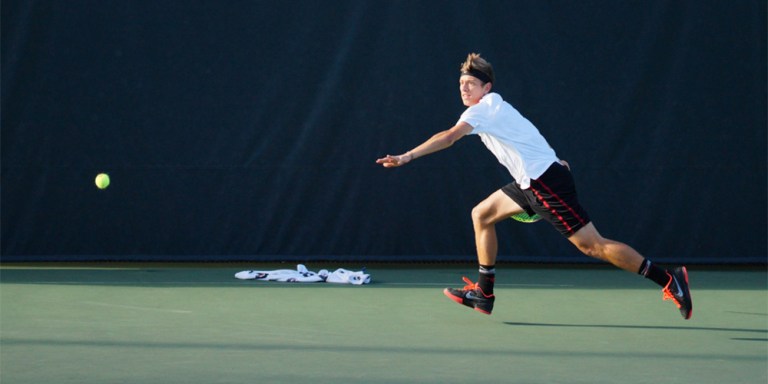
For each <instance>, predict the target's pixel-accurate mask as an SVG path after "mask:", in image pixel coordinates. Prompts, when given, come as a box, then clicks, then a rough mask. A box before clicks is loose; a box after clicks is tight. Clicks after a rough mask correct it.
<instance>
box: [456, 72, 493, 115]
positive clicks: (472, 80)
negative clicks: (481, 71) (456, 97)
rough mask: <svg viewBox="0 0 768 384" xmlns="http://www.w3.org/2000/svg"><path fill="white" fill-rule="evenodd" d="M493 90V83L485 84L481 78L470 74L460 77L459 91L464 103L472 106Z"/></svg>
mask: <svg viewBox="0 0 768 384" xmlns="http://www.w3.org/2000/svg"><path fill="white" fill-rule="evenodd" d="M490 90H491V83H485V84H483V82H482V81H480V79H478V78H477V77H474V76H470V75H463V76H461V77H460V78H459V91H460V92H461V101H462V102H464V105H466V106H467V107H471V106H473V105H475V104H477V103H479V102H480V99H482V98H483V96H485V94H486V93H488V92H489V91H490Z"/></svg>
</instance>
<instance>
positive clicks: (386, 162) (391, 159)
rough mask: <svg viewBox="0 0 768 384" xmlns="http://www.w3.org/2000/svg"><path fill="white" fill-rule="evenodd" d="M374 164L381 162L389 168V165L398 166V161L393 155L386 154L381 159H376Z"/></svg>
mask: <svg viewBox="0 0 768 384" xmlns="http://www.w3.org/2000/svg"><path fill="white" fill-rule="evenodd" d="M376 164H381V165H383V166H384V167H385V168H391V167H397V166H399V165H400V161H399V160H398V158H397V157H395V156H391V155H387V157H383V158H381V159H378V160H376Z"/></svg>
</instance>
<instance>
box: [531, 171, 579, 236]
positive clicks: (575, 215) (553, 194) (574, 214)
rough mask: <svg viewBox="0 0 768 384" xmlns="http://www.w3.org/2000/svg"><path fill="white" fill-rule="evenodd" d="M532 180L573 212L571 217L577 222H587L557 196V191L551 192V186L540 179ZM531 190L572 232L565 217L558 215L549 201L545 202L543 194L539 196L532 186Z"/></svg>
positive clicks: (571, 231)
mask: <svg viewBox="0 0 768 384" xmlns="http://www.w3.org/2000/svg"><path fill="white" fill-rule="evenodd" d="M532 181H535V182H537V183H539V184H540V185H541V186H542V187H544V189H546V190H547V193H549V194H550V195H552V197H554V198H555V199H557V201H558V202H559V203H560V204H561V205H562V206H564V207H566V208H568V210H569V211H571V214H573V217H575V218H576V219H577V220H579V222H580V223H581V225H587V223H585V222H584V219H583V218H582V217H581V216H580V215H579V214H578V213H576V211H574V210H573V208H571V206H570V205H568V204H566V203H565V201H563V199H561V198H560V196H558V195H557V193H555V192H553V191H552V189H551V188H549V187H548V186H547V185H546V184H544V183H542V182H541V181H540V180H532ZM531 190H532V191H533V193H535V194H536V197H538V198H539V200H540V201H541V202H542V203H543V204H544V206H545V207H546V208H547V209H549V211H550V212H552V213H553V214H554V215H555V216H557V218H558V219H559V220H560V222H561V223H563V224H564V225H565V227H566V229H568V232H570V233H573V228H571V226H570V225H568V223H567V222H566V221H565V219H564V218H563V217H562V216H560V215H559V214H558V213H557V210H555V209H554V208H552V207H551V206H550V205H549V203H547V202H546V200H544V197H543V196H541V194H540V193H539V191H537V190H535V189H533V187H531Z"/></svg>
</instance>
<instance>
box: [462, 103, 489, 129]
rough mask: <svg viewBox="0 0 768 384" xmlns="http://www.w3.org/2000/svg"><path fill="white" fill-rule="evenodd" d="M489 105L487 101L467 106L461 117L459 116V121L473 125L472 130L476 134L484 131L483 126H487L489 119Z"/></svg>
mask: <svg viewBox="0 0 768 384" xmlns="http://www.w3.org/2000/svg"><path fill="white" fill-rule="evenodd" d="M487 109H488V105H487V104H485V103H478V104H475V105H473V106H471V107H469V108H467V109H466V110H465V111H464V113H462V114H461V117H459V121H458V122H459V123H460V122H462V121H463V122H465V123H467V124H469V125H471V126H472V132H471V133H474V134H477V133H480V132H482V131H483V128H484V127H485V125H486V123H487V121H488V113H487Z"/></svg>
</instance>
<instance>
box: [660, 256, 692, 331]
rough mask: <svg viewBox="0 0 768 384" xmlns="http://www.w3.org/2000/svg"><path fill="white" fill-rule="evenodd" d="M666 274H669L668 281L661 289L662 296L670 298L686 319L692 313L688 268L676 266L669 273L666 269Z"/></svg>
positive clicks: (666, 298) (665, 298)
mask: <svg viewBox="0 0 768 384" xmlns="http://www.w3.org/2000/svg"><path fill="white" fill-rule="evenodd" d="M667 274H668V275H669V283H667V286H666V287H664V289H662V290H661V292H662V294H663V297H662V298H663V299H664V300H672V301H673V302H674V303H675V305H677V308H679V309H680V314H681V315H683V318H684V319H686V320H688V319H690V318H691V314H692V313H693V300H692V299H691V291H690V289H689V288H688V270H686V269H685V267H677V268H675V269H674V270H673V271H671V273H670V271H667Z"/></svg>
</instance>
